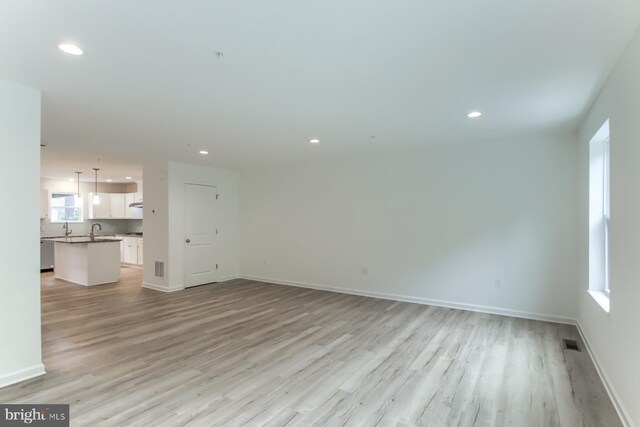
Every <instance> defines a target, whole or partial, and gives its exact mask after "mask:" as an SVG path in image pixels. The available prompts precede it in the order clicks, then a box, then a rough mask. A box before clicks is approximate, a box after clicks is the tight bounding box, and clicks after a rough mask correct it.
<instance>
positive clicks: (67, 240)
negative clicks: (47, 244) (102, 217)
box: [46, 236, 122, 244]
mask: <svg viewBox="0 0 640 427" xmlns="http://www.w3.org/2000/svg"><path fill="white" fill-rule="evenodd" d="M46 240H50V241H52V242H56V243H70V244H75V243H111V242H121V241H122V239H118V238H117V237H105V236H96V238H95V239H93V240H92V239H91V237H89V236H72V237H54V238H48V239H46Z"/></svg>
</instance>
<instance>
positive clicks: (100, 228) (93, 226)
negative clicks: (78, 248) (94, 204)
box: [91, 222, 102, 240]
mask: <svg viewBox="0 0 640 427" xmlns="http://www.w3.org/2000/svg"><path fill="white" fill-rule="evenodd" d="M96 226H98V230H100V231H102V226H101V225H100V224H98V223H97V222H94V223H93V224H91V240H95V239H96Z"/></svg>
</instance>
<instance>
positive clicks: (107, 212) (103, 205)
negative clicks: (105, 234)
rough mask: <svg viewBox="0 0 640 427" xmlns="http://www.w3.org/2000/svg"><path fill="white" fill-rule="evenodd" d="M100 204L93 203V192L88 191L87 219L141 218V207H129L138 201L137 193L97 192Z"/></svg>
mask: <svg viewBox="0 0 640 427" xmlns="http://www.w3.org/2000/svg"><path fill="white" fill-rule="evenodd" d="M98 196H100V204H99V205H94V204H92V203H91V201H92V200H93V193H89V219H142V209H141V208H130V207H129V205H130V204H131V203H140V202H142V197H140V199H139V200H140V201H139V202H138V200H137V198H138V197H139V196H138V193H126V194H124V193H98Z"/></svg>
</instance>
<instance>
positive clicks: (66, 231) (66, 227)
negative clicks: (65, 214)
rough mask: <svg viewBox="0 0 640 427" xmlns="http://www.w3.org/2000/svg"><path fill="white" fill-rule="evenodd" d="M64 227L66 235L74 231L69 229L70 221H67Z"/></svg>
mask: <svg viewBox="0 0 640 427" xmlns="http://www.w3.org/2000/svg"><path fill="white" fill-rule="evenodd" d="M62 228H64V237H67V236H68V235H69V234H71V233H73V230H69V223H68V222H65V223H64V225H63V226H62Z"/></svg>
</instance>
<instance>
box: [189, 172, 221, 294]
mask: <svg viewBox="0 0 640 427" xmlns="http://www.w3.org/2000/svg"><path fill="white" fill-rule="evenodd" d="M216 194H217V189H216V187H212V186H208V185H196V184H186V185H185V198H184V201H185V203H184V220H185V224H184V229H185V250H184V268H185V275H186V277H185V286H186V287H190V286H198V285H203V284H205V283H213V282H216V281H217V262H218V253H217V234H216V227H217V224H218V210H217V206H216Z"/></svg>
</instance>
